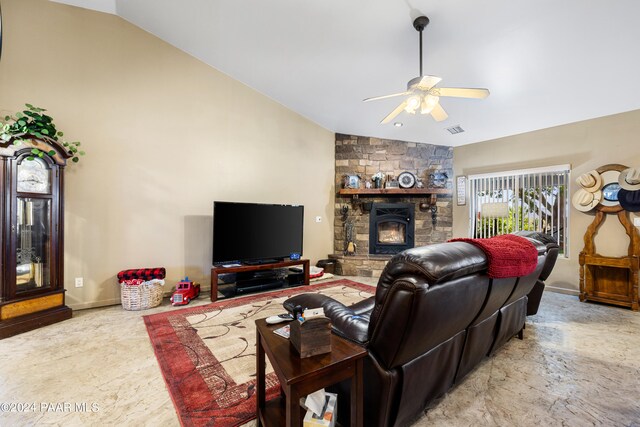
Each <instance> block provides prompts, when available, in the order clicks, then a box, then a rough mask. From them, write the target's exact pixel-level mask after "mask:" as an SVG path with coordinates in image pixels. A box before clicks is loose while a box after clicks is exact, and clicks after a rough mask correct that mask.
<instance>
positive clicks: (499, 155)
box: [453, 110, 640, 293]
mask: <svg viewBox="0 0 640 427" xmlns="http://www.w3.org/2000/svg"><path fill="white" fill-rule="evenodd" d="M639 136H640V110H637V111H632V112H628V113H623V114H617V115H614V116H608V117H602V118H598V119H593V120H587V121H584V122H578V123H573V124H569V125H564V126H558V127H554V128H549V129H544V130H540V131H536V132H529V133H526V134H522V135H515V136H511V137H507V138H501V139H496V140H493V141H486V142H482V143H478V144H472V145H467V146H464V147H457V148H455V149H454V162H453V164H454V171H455V175H456V176H458V175H469V174H476V173H485V172H496V171H506V170H513V169H522V168H532V167H541V166H553V165H559V164H566V163H569V164H571V168H572V169H571V187H570V194H571V195H573V193H574V192H575V191H576V190H577V186H576V185H575V184H574V180H575V178H576V177H578V176H580V175H581V174H583V173H585V172H588V171H590V170H592V169H596V168H598V167H600V166H603V165H606V164H609V163H620V164H623V165H627V166H640V145H639V144H638V138H639ZM468 209H469V208H468V205H467V206H454V211H453V235H454V236H466V235H467V233H468V224H469V211H468ZM569 215H570V216H569V221H570V228H569V257H568V258H567V259H559V260H558V262H557V264H556V267H555V269H554V271H553V273H552V275H551V276H550V278H549V280H548V281H547V286H550V287H551V288H557V289H558V290H560V291H568V292H571V293H575V292H577V291H578V289H579V278H578V272H579V264H578V254H579V253H580V251H581V250H582V248H583V246H584V244H583V235H584V232H585V231H586V229H587V226H588V225H589V224H590V223H591V221H593V218H594V215H593V214H585V213H582V212H579V211H577V210H576V209H574V208H573V207H571V210H570V214H569ZM631 216H632V217H634V216H635V215H633V214H632V215H631ZM628 243H629V240H628V238H627V236H626V234H625V232H624V229H623V228H622V226H621V225H620V223H619V222H618V220H617V218H616V217H615V216H614V215H608V217H607V219H606V220H605V223H604V224H603V226H602V227H601V228H600V230H599V232H598V235H597V237H596V248H597V251H598V252H599V253H600V254H602V255H608V256H622V255H626V251H627V245H628Z"/></svg>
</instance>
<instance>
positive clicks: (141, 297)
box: [120, 279, 164, 310]
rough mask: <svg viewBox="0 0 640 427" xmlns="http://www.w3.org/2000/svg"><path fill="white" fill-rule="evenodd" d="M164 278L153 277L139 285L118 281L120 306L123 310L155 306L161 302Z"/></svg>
mask: <svg viewBox="0 0 640 427" xmlns="http://www.w3.org/2000/svg"><path fill="white" fill-rule="evenodd" d="M163 286H164V280H161V279H153V280H149V281H147V282H143V283H141V284H140V285H128V284H126V283H120V297H121V300H122V308H124V309H125V310H146V309H147V308H152V307H157V306H159V305H160V303H161V302H162V287H163Z"/></svg>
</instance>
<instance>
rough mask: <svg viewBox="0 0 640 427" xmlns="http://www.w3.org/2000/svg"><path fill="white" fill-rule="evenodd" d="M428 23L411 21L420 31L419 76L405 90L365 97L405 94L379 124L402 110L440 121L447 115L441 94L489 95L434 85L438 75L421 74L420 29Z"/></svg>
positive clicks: (418, 20) (427, 20) (388, 120)
mask: <svg viewBox="0 0 640 427" xmlns="http://www.w3.org/2000/svg"><path fill="white" fill-rule="evenodd" d="M428 24H429V18H427V17H426V16H420V17H418V18H416V19H415V21H413V28H415V29H416V30H417V31H418V32H419V33H420V76H419V77H415V78H413V79H411V80H409V83H407V90H406V92H400V93H394V94H391V95H383V96H376V97H373V98H367V99H365V100H364V102H369V101H377V100H379V99H387V98H394V97H396V96H406V99H405V100H404V101H402V102H401V103H400V105H398V106H397V107H396V109H395V110H393V111H392V112H391V113H389V114H388V115H387V116H386V117H385V118H384V119H382V121H381V122H380V123H381V124H386V123H389V122H390V121H391V120H393V119H394V118H395V117H396V116H397V115H398V114H400V113H401V112H402V110H404V111H406V112H407V113H410V114H415V113H416V111H420V114H431V116H432V117H433V118H434V119H435V120H436V121H437V122H441V121H443V120H445V119H446V118H447V117H449V116H448V115H447V113H446V111H444V109H443V108H442V106H441V105H440V102H439V101H440V97H441V96H451V97H455V98H477V99H484V98H486V97H487V96H489V90H488V89H479V88H463V87H436V85H437V84H438V83H439V82H440V81H441V80H442V79H441V78H440V77H436V76H428V75H423V74H422V31H423V30H424V29H425V27H426V26H427V25H428Z"/></svg>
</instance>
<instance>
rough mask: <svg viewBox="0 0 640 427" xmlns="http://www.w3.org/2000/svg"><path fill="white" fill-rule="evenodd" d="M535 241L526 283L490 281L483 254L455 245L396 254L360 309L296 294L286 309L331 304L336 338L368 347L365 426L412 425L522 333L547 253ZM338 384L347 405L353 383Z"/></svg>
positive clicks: (329, 310) (520, 279) (516, 279)
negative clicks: (534, 264) (532, 264)
mask: <svg viewBox="0 0 640 427" xmlns="http://www.w3.org/2000/svg"><path fill="white" fill-rule="evenodd" d="M529 240H530V241H531V242H532V243H533V244H534V246H535V248H536V250H537V252H538V263H537V267H536V269H535V271H534V272H533V273H531V274H529V275H526V276H523V277H512V278H503V279H491V278H489V276H488V275H487V267H488V265H487V257H486V255H485V253H484V252H483V251H482V250H481V249H479V248H478V247H476V246H474V245H472V244H470V243H466V242H448V243H441V244H435V245H430V246H424V247H419V248H413V249H409V250H406V251H404V252H402V253H400V254H397V255H395V256H394V257H393V258H392V259H391V260H390V261H389V262H388V263H387V266H386V267H385V269H384V271H383V272H382V274H381V277H380V280H379V282H378V285H377V288H376V293H375V296H373V297H371V298H368V299H365V300H363V301H361V302H359V303H356V304H354V305H352V306H348V307H347V306H344V305H343V304H341V303H339V302H338V301H336V300H334V299H332V298H330V297H327V296H324V295H319V294H302V295H297V296H294V297H292V298H289V299H288V300H287V301H285V303H284V306H285V308H286V309H288V310H292V309H293V307H295V306H298V305H300V306H302V307H308V308H317V307H323V308H324V312H325V316H327V317H328V318H329V319H331V322H332V328H333V331H334V333H336V334H338V335H340V336H342V337H344V338H346V339H348V340H351V341H353V342H356V343H358V344H360V345H362V346H364V347H366V348H367V350H368V356H367V357H366V358H365V363H364V407H365V408H366V409H365V419H364V425H366V426H368V427H369V426H403V425H408V424H410V423H411V422H412V421H413V420H415V419H416V418H417V417H419V416H420V415H421V414H422V413H423V411H424V409H425V408H426V407H427V406H428V404H429V403H431V402H432V401H433V400H434V399H436V398H437V397H439V396H441V395H443V394H444V393H445V392H446V391H447V390H449V388H451V387H452V385H453V384H454V383H455V382H456V381H459V380H460V379H461V378H463V377H464V376H465V375H466V374H468V373H469V372H470V371H471V370H472V369H473V368H474V367H475V366H476V365H477V364H478V363H479V362H480V361H481V360H482V359H483V358H484V357H486V356H487V355H489V354H491V353H492V352H494V351H495V350H496V349H498V348H499V347H500V346H501V345H502V344H504V343H505V342H506V341H508V340H509V339H510V338H512V337H513V336H514V335H516V334H518V335H520V337H522V331H523V329H524V324H525V317H526V311H527V294H529V292H530V291H531V290H532V289H533V287H534V285H535V284H536V281H537V279H538V277H539V276H540V273H541V272H542V270H543V267H544V266H545V259H546V256H547V251H548V249H547V246H546V245H545V244H543V243H541V242H539V241H537V240H534V239H529ZM338 388H342V390H338V391H339V396H341V397H342V398H343V399H345V401H344V403H343V404H342V405H346V404H347V401H346V399H348V396H349V393H348V384H346V383H342V384H340V385H339V386H338ZM339 405H340V404H339ZM343 407H347V406H343ZM341 415H343V416H347V415H348V411H341ZM341 421H347V420H344V419H342V420H341Z"/></svg>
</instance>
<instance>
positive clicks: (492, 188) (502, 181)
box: [468, 165, 570, 257]
mask: <svg viewBox="0 0 640 427" xmlns="http://www.w3.org/2000/svg"><path fill="white" fill-rule="evenodd" d="M569 171H570V165H558V166H550V167H545V168H536V169H523V170H517V171H508V172H499V173H488V174H481V175H469V177H468V185H469V201H470V203H469V209H470V212H469V214H470V215H469V235H470V237H476V238H485V237H492V236H496V235H498V234H506V233H514V232H516V231H520V230H529V231H541V232H543V233H547V234H550V235H552V236H553V237H555V238H556V241H557V242H558V245H559V246H560V253H561V254H564V255H565V257H566V256H567V254H568V244H569V242H568V236H569V205H568V203H569V200H568V195H569V188H568V187H569Z"/></svg>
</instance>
